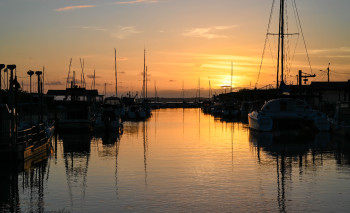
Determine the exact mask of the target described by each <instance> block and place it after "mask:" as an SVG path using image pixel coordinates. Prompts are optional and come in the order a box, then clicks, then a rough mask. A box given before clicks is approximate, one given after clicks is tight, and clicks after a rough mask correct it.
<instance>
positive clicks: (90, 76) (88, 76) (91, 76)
mask: <svg viewBox="0 0 350 213" xmlns="http://www.w3.org/2000/svg"><path fill="white" fill-rule="evenodd" d="M86 77H87V78H94V75H86ZM95 78H101V76H98V75H96V76H95Z"/></svg>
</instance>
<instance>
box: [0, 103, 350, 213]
mask: <svg viewBox="0 0 350 213" xmlns="http://www.w3.org/2000/svg"><path fill="white" fill-rule="evenodd" d="M181 133H182V134H181ZM56 139H57V141H56V142H55V145H54V147H55V158H52V159H54V161H52V162H51V161H50V160H49V161H48V160H46V166H45V168H43V169H42V170H40V172H37V173H38V174H39V173H41V176H40V175H38V176H37V177H36V179H37V180H38V181H39V182H40V180H41V182H42V183H37V184H33V185H32V186H29V185H28V184H27V185H28V186H26V187H29V188H27V189H26V191H25V190H22V186H21V183H22V182H23V181H22V179H23V177H25V176H24V175H22V172H23V171H24V169H22V170H14V169H13V168H9V169H8V171H7V170H6V172H5V173H6V175H5V173H3V172H2V173H1V180H2V181H1V184H2V185H1V187H2V188H4V189H5V190H4V192H6V193H3V191H2V190H1V195H0V196H1V197H0V203H1V208H2V209H0V212H1V211H2V210H3V209H4V208H6V210H7V211H10V212H18V211H26V210H27V209H32V210H33V212H36V211H39V212H40V211H44V208H45V210H46V211H47V210H48V209H53V210H60V209H62V208H65V209H67V211H70V212H128V211H133V212H166V211H170V212H208V211H210V212H235V211H237V212H241V211H248V212H271V211H272V212H276V211H281V212H287V211H292V212H294V211H305V212H310V211H315V210H323V209H324V210H325V211H327V210H333V209H329V208H330V207H328V209H327V208H326V207H327V206H332V205H330V204H333V208H334V206H335V204H334V203H336V204H339V203H345V201H344V200H346V199H348V194H346V193H350V187H347V185H349V182H350V178H349V177H350V145H349V144H350V143H349V142H348V141H346V140H344V139H342V138H336V137H333V136H331V135H330V134H328V133H319V134H314V135H312V134H295V133H293V132H282V133H275V134H271V133H258V132H252V131H249V129H248V128H247V125H246V124H242V123H241V122H237V121H236V120H229V121H228V120H225V121H224V120H222V119H216V118H214V117H213V116H211V115H205V114H201V113H199V111H198V109H171V110H169V109H161V110H155V111H153V115H152V117H151V118H150V119H149V120H146V121H141V122H132V121H130V122H129V121H128V122H124V133H123V134H114V133H112V132H110V133H104V132H96V133H93V134H90V135H89V134H86V133H82V134H78V133H73V134H72V133H69V134H68V133H67V134H64V133H60V134H58V135H57V136H56ZM55 160H56V161H55ZM50 162H51V163H50ZM50 165H51V169H50ZM22 167H23V166H22ZM4 171H5V170H4ZM18 171H20V172H18ZM37 171H39V169H37ZM16 174H17V176H16ZM49 174H50V177H49V176H48V175H49ZM26 177H27V179H28V181H29V182H30V178H28V177H29V175H27V176H26ZM43 177H44V178H43ZM16 178H17V180H16ZM49 179H50V181H48V180H49ZM12 181H14V182H12ZM28 181H27V182H28ZM24 182H26V181H24ZM15 183H17V185H16V184H15ZM40 184H41V186H40ZM42 185H43V186H44V187H42ZM39 186H40V187H41V189H40V190H39V188H40V187H39ZM30 187H32V188H33V193H34V192H35V193H39V194H38V196H42V198H40V199H39V197H38V196H37V197H35V194H33V198H30V196H29V195H30V190H31V189H30ZM35 187H39V188H35ZM44 191H45V192H46V197H45V196H44ZM322 193H323V194H322ZM327 193H331V194H332V195H333V197H332V196H327ZM340 193H343V194H344V195H346V196H343V195H342V194H340ZM322 196H323V197H322ZM332 198H333V200H331V199H332ZM328 199H329V201H328ZM44 201H46V202H44ZM312 202H313V203H312ZM310 206H311V207H310ZM325 206H326V207H325ZM337 206H339V207H337V208H336V210H339V211H341V210H344V209H346V208H347V209H348V207H349V205H348V204H344V205H343V206H341V205H337ZM10 207H11V208H12V209H11V208H10ZM309 207H310V208H309Z"/></svg>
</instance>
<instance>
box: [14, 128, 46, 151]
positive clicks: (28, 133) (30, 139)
mask: <svg viewBox="0 0 350 213" xmlns="http://www.w3.org/2000/svg"><path fill="white" fill-rule="evenodd" d="M45 138H46V132H45V128H44V124H39V125H37V126H33V127H31V128H28V129H25V130H22V131H18V132H17V139H16V144H17V145H25V146H26V147H28V146H31V145H34V144H41V143H42V142H43V141H45Z"/></svg>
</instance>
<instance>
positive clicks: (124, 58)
mask: <svg viewBox="0 0 350 213" xmlns="http://www.w3.org/2000/svg"><path fill="white" fill-rule="evenodd" d="M127 60H129V59H128V58H127V57H119V58H118V57H117V61H127Z"/></svg>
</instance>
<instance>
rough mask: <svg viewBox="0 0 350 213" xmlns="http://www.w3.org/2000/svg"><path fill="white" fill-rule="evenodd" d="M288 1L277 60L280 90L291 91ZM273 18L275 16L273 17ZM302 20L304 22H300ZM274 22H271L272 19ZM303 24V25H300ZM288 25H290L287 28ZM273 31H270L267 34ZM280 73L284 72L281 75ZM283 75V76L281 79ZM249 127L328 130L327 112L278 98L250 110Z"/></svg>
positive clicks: (282, 1) (282, 9)
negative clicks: (286, 71) (287, 62)
mask: <svg viewBox="0 0 350 213" xmlns="http://www.w3.org/2000/svg"><path fill="white" fill-rule="evenodd" d="M285 1H286V0H280V13H279V14H280V16H279V33H278V45H279V46H278V59H279V60H278V61H277V86H276V87H277V88H276V89H277V91H279V92H280V93H282V94H283V93H288V90H289V88H288V86H287V85H286V84H285V83H284V69H285V66H284V63H285V58H284V57H285V45H284V39H285V37H286V36H287V35H291V34H288V33H285V23H284V20H285V17H284V13H285V10H286V8H285ZM270 21H271V19H270ZM299 24H300V23H299ZM269 26H270V23H269ZM300 27H301V25H300ZM287 29H288V28H287ZM267 35H269V33H268V34H267ZM279 73H280V74H281V75H280V76H279ZM279 77H281V80H279ZM248 122H249V127H250V128H251V129H254V130H258V131H273V130H281V129H304V128H309V127H310V128H312V129H315V130H318V131H328V130H329V128H330V127H329V122H328V120H327V116H326V115H325V114H324V113H322V112H320V111H316V110H313V109H312V108H311V107H310V106H309V105H308V104H307V103H306V102H305V101H303V100H299V99H293V98H277V99H273V100H270V101H268V102H267V103H265V105H264V106H263V107H262V108H261V110H255V111H253V112H251V113H249V114H248Z"/></svg>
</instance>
